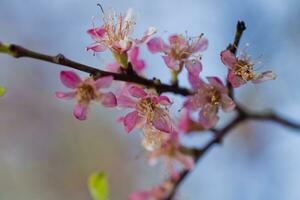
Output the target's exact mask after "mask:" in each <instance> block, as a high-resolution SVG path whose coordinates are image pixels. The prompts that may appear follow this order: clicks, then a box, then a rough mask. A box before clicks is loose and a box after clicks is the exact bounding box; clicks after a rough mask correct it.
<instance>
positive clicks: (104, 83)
mask: <svg viewBox="0 0 300 200" xmlns="http://www.w3.org/2000/svg"><path fill="white" fill-rule="evenodd" d="M113 80H114V77H112V76H104V77H101V78H98V79H97V80H95V87H96V88H97V89H99V88H107V87H109V86H110V85H111V83H112V81H113Z"/></svg>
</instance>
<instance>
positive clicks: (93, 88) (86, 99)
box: [55, 71, 117, 120]
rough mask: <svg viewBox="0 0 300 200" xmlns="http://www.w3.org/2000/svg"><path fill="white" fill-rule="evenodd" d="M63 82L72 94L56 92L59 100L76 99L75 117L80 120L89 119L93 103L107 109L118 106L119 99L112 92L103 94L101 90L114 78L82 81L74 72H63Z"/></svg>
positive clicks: (61, 77) (61, 75)
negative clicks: (88, 114) (98, 103)
mask: <svg viewBox="0 0 300 200" xmlns="http://www.w3.org/2000/svg"><path fill="white" fill-rule="evenodd" d="M60 79H61V82H62V83H63V84H64V85H65V86H66V87H67V88H70V89H73V91H71V92H55V96H56V97H57V98H59V99H63V100H69V99H74V98H75V99H76V100H77V105H76V106H75V107H74V110H73V115H74V116H75V117H76V118H77V119H79V120H85V119H86V118H87V111H88V107H89V105H90V103H91V101H96V102H100V103H101V104H102V105H103V106H105V107H115V106H117V99H116V97H115V95H114V94H113V93H112V92H106V93H105V92H101V91H100V90H99V89H102V88H107V87H109V86H110V85H111V83H112V81H113V77H112V76H106V77H102V78H98V79H97V80H94V79H93V78H92V77H89V78H86V79H84V80H81V78H80V77H79V76H78V75H77V74H76V73H75V72H73V71H61V72H60Z"/></svg>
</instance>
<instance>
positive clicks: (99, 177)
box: [89, 172, 108, 200]
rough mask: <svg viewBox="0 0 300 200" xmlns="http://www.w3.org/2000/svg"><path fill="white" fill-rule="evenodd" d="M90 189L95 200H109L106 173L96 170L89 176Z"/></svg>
mask: <svg viewBox="0 0 300 200" xmlns="http://www.w3.org/2000/svg"><path fill="white" fill-rule="evenodd" d="M89 190H90V193H91V195H92V197H93V199H94V200H108V184H107V177H106V174H105V173H102V172H96V173H93V174H92V175H91V176H90V177H89Z"/></svg>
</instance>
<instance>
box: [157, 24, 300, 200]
mask: <svg viewBox="0 0 300 200" xmlns="http://www.w3.org/2000/svg"><path fill="white" fill-rule="evenodd" d="M245 30H246V26H245V23H244V22H243V21H238V23H237V27H236V33H235V38H234V42H233V44H232V45H229V46H228V48H227V49H229V50H230V51H231V52H232V53H234V54H236V52H237V47H238V45H239V42H240V39H241V37H242V34H243V32H244V31H245ZM227 87H228V89H229V91H230V96H231V98H233V97H234V94H233V88H232V86H231V84H230V83H229V82H227ZM236 112H237V116H236V117H235V118H234V119H233V120H232V121H231V122H229V123H228V124H227V125H226V126H225V127H224V128H222V129H221V130H216V129H212V131H213V133H214V138H213V139H211V140H210V141H209V142H208V143H207V144H206V145H205V146H204V147H202V148H201V149H194V150H193V152H194V153H193V156H194V161H195V163H197V162H199V160H200V159H201V158H202V157H203V156H204V155H205V154H206V153H207V152H208V150H209V149H211V148H212V147H213V146H214V145H215V144H220V143H222V141H223V139H224V137H225V136H226V135H227V134H229V133H230V131H231V130H232V129H233V128H235V127H236V126H238V125H239V124H240V123H242V122H244V121H246V120H257V121H259V120H268V121H272V122H275V123H278V124H281V125H283V126H286V127H288V128H292V129H296V130H300V123H299V124H297V123H294V122H291V121H289V120H287V119H285V118H283V117H281V116H279V115H276V114H275V113H273V112H270V113H251V112H248V111H246V110H244V109H243V108H242V107H241V106H240V105H238V104H237V106H236ZM190 172H191V170H183V171H182V172H181V173H180V175H179V178H178V179H176V180H172V179H170V180H168V181H169V182H172V183H173V187H172V188H171V191H170V192H169V194H168V196H167V197H166V198H164V199H163V200H172V199H173V198H174V196H175V195H176V192H177V190H178V188H179V187H180V185H181V184H182V183H183V181H184V180H185V178H186V177H187V176H188V175H189V174H190Z"/></svg>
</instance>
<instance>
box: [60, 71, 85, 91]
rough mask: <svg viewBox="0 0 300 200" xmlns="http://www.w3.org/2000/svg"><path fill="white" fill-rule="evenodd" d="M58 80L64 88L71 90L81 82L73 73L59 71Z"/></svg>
mask: <svg viewBox="0 0 300 200" xmlns="http://www.w3.org/2000/svg"><path fill="white" fill-rule="evenodd" d="M60 80H61V82H62V83H63V84H64V85H65V86H66V87H68V88H72V89H75V88H76V87H77V86H78V84H79V83H80V82H81V79H80V77H79V76H78V75H77V74H76V73H75V72H73V71H61V72H60Z"/></svg>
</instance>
